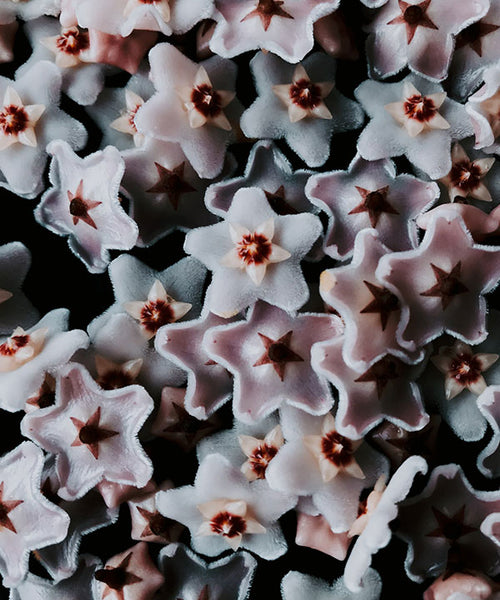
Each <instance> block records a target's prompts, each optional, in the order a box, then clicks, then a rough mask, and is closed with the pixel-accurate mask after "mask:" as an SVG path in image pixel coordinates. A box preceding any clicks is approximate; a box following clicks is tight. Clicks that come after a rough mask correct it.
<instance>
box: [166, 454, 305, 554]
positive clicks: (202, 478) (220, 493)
mask: <svg viewBox="0 0 500 600" xmlns="http://www.w3.org/2000/svg"><path fill="white" fill-rule="evenodd" d="M214 482H217V485H214ZM158 495H159V497H158V499H157V505H158V507H159V509H160V512H161V513H162V514H164V515H165V516H166V517H169V518H171V519H175V520H176V521H179V522H181V523H183V524H184V525H186V527H188V528H189V530H190V533H191V545H192V547H193V548H194V549H195V550H196V551H197V552H200V553H202V554H206V555H207V556H217V555H219V554H221V553H222V552H224V551H225V550H228V549H229V548H233V550H236V549H237V548H238V547H242V548H245V549H248V550H251V551H252V552H254V553H255V554H257V555H259V556H261V557H262V558H264V559H266V560H274V559H276V558H278V557H279V556H282V555H283V554H284V553H285V552H286V550H287V545H286V542H285V538H284V537H283V534H282V533H281V529H280V527H279V525H278V523H277V519H278V518H279V517H280V516H281V515H282V514H283V513H285V512H287V511H288V510H290V509H291V508H293V507H294V506H295V503H296V498H295V496H294V495H293V494H289V493H288V494H282V493H280V492H276V491H273V490H270V489H269V486H268V485H267V484H266V483H265V482H263V481H254V482H252V483H250V482H249V481H248V480H247V479H246V477H245V475H244V474H243V473H242V472H241V471H240V470H239V469H237V468H235V467H233V466H232V465H231V464H230V463H229V462H228V461H227V460H226V459H225V458H224V457H223V456H221V455H218V454H211V455H209V456H207V457H206V458H205V459H204V460H203V462H202V463H201V465H200V467H199V469H198V473H197V475H196V479H195V483H194V485H193V486H183V487H180V488H176V489H175V490H168V491H166V492H159V494H158Z"/></svg>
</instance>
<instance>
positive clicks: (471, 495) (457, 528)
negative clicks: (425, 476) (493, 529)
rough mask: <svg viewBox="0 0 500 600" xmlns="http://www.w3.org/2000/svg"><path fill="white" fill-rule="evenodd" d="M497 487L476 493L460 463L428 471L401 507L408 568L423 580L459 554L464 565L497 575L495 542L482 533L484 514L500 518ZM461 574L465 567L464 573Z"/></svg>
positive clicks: (407, 570) (412, 577)
mask: <svg viewBox="0 0 500 600" xmlns="http://www.w3.org/2000/svg"><path fill="white" fill-rule="evenodd" d="M499 502H500V494H499V493H498V491H493V492H482V491H476V490H475V489H474V488H472V487H471V485H470V483H469V482H468V481H467V479H465V476H464V474H463V472H462V469H461V468H460V467H459V466H458V465H453V464H450V465H441V466H439V467H437V468H436V469H434V471H433V472H432V473H431V477H430V480H429V482H428V484H427V486H426V487H425V489H424V490H423V491H422V492H421V493H420V494H419V495H418V496H416V497H414V498H411V499H408V500H406V501H404V502H403V503H402V504H401V505H400V508H399V519H398V523H399V526H398V529H397V531H396V533H397V535H398V536H400V537H402V538H403V539H404V540H405V541H406V542H407V543H408V545H409V548H408V555H407V559H406V563H405V567H406V572H407V574H408V576H409V577H411V579H413V580H414V581H418V582H421V581H423V580H424V578H425V577H428V575H429V573H430V572H432V574H433V575H434V576H436V575H439V574H441V573H443V572H445V570H446V569H447V563H448V567H451V566H452V565H451V564H449V561H450V560H453V558H454V556H453V555H454V553H458V556H457V558H458V559H460V563H462V569H463V568H472V569H477V570H479V571H480V572H482V573H485V574H491V575H493V574H496V573H497V572H498V565H497V563H496V557H497V555H498V547H497V544H496V543H494V542H493V540H491V539H490V538H489V537H488V536H487V535H486V534H485V533H484V532H483V526H482V523H483V521H484V520H485V518H486V517H488V515H492V514H493V513H496V514H495V515H494V518H495V521H496V522H498V508H499ZM462 569H461V570H462ZM462 572H463V571H462Z"/></svg>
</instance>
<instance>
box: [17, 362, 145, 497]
mask: <svg viewBox="0 0 500 600" xmlns="http://www.w3.org/2000/svg"><path fill="white" fill-rule="evenodd" d="M57 381H58V383H57V388H56V404H55V406H50V407H47V408H42V409H40V410H38V411H34V412H31V413H29V414H28V415H26V417H25V418H24V420H23V422H22V426H21V428H22V432H23V434H24V435H26V436H27V437H29V438H31V439H34V440H36V441H37V443H38V444H40V446H42V447H43V448H45V449H46V450H47V451H49V452H51V453H53V454H55V455H57V458H56V470H57V476H58V478H59V480H60V482H61V487H60V488H59V490H58V494H59V496H61V498H63V499H65V500H76V499H78V498H81V497H82V496H84V495H85V494H86V493H87V492H88V491H89V490H90V489H91V488H92V487H94V486H95V485H96V484H97V483H98V482H99V481H101V480H102V479H107V480H109V481H111V482H116V483H122V484H129V485H135V486H137V487H143V486H145V485H146V483H147V482H148V481H149V479H150V477H151V474H152V464H151V461H150V460H149V458H148V457H147V456H146V454H145V452H144V450H143V449H142V447H141V446H140V444H139V441H138V439H137V433H138V432H139V430H140V429H141V427H142V425H143V424H144V421H145V420H146V418H147V417H148V415H149V414H150V413H151V411H152V410H153V400H152V399H151V397H150V396H149V394H148V393H147V392H146V391H145V390H144V388H142V387H141V386H138V385H131V386H128V387H126V388H122V389H119V390H110V391H105V390H102V389H101V388H100V387H99V386H98V385H97V384H96V383H95V381H94V380H93V379H92V377H91V376H90V375H89V373H88V371H86V369H85V368H84V367H82V366H81V365H78V364H76V363H73V364H71V363H70V364H69V365H67V366H66V367H64V368H61V369H60V370H59V371H58V380H57Z"/></svg>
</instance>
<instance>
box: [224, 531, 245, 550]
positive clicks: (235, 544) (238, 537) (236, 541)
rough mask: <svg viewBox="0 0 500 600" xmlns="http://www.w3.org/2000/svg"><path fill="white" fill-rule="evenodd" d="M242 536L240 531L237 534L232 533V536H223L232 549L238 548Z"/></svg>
mask: <svg viewBox="0 0 500 600" xmlns="http://www.w3.org/2000/svg"><path fill="white" fill-rule="evenodd" d="M242 538H243V536H242V535H241V533H238V534H237V535H234V536H233V537H227V536H224V539H225V540H226V542H227V543H228V544H229V545H230V546H231V548H232V549H233V550H238V548H239V547H240V545H241V540H242Z"/></svg>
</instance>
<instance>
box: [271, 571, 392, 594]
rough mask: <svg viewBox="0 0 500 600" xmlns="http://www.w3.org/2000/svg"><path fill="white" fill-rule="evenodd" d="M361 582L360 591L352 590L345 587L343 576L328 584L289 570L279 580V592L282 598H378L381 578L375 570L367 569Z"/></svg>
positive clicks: (380, 590) (380, 589)
mask: <svg viewBox="0 0 500 600" xmlns="http://www.w3.org/2000/svg"><path fill="white" fill-rule="evenodd" d="M363 583H364V586H363V589H362V590H361V591H360V592H352V591H351V590H349V588H347V586H346V583H345V578H344V577H340V578H339V579H337V580H335V581H334V582H333V584H330V583H328V582H326V581H323V580H321V579H317V578H316V577H311V576H310V575H304V574H303V573H299V572H298V571H290V572H289V573H287V575H285V577H284V578H283V579H282V581H281V592H282V594H283V599H284V600H300V599H302V598H305V597H310V598H315V599H317V600H335V599H336V598H342V599H345V600H378V599H379V598H380V594H381V592H382V580H381V578H380V575H379V574H378V573H377V571H374V570H373V569H370V570H369V571H367V573H366V575H365V578H364V580H363Z"/></svg>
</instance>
